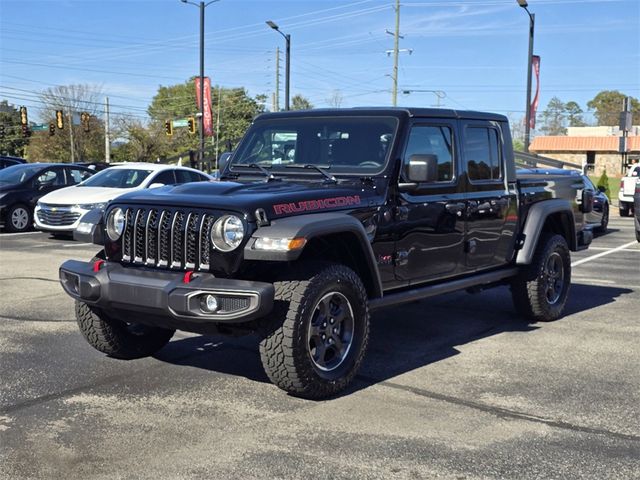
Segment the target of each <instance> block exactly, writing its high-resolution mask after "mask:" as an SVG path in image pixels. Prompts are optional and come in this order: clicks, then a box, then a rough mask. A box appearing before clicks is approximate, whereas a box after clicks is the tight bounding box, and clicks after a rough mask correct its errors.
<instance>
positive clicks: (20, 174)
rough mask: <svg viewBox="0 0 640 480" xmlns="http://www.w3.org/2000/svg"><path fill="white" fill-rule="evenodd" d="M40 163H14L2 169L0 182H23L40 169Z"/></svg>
mask: <svg viewBox="0 0 640 480" xmlns="http://www.w3.org/2000/svg"><path fill="white" fill-rule="evenodd" d="M40 169H42V166H40V165H14V166H11V167H7V168H3V169H2V170H0V183H21V182H24V181H25V180H26V179H28V178H29V177H31V175H33V174H34V173H36V172H37V171H38V170H40Z"/></svg>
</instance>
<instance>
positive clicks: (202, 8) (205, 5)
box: [180, 0, 220, 164]
mask: <svg viewBox="0 0 640 480" xmlns="http://www.w3.org/2000/svg"><path fill="white" fill-rule="evenodd" d="M180 1H181V2H182V3H188V4H190V5H194V6H196V7H198V8H199V9H200V105H199V107H200V150H199V151H200V154H199V157H200V163H201V164H202V163H203V162H204V9H205V8H207V7H208V6H209V5H211V4H212V3H215V2H219V1H220V0H211V1H210V2H207V3H205V2H203V1H201V2H200V3H195V2H191V1H189V0H180Z"/></svg>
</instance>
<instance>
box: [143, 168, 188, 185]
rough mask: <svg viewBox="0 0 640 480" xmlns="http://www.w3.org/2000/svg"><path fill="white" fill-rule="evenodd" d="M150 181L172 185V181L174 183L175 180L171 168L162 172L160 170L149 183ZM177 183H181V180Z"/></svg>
mask: <svg viewBox="0 0 640 480" xmlns="http://www.w3.org/2000/svg"><path fill="white" fill-rule="evenodd" d="M152 183H162V184H163V185H173V184H174V183H176V180H175V178H174V176H173V170H165V171H164V172H160V173H159V174H158V175H156V176H155V178H154V179H153V180H151V182H150V183H149V185H151V184H152ZM178 183H181V182H180V181H178Z"/></svg>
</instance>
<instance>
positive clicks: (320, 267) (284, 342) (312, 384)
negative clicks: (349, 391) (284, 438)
mask: <svg viewBox="0 0 640 480" xmlns="http://www.w3.org/2000/svg"><path fill="white" fill-rule="evenodd" d="M301 267H302V268H301V269H300V270H299V273H298V274H297V275H295V276H294V277H293V278H292V279H291V280H283V281H279V282H275V284H274V286H275V289H276V298H275V306H274V311H273V313H272V314H271V316H270V317H269V318H268V319H267V320H265V322H264V326H263V329H262V338H261V341H260V356H261V358H262V364H263V366H264V369H265V372H266V373H267V375H268V376H269V378H270V379H271V381H272V382H273V383H274V384H275V385H277V386H278V387H280V388H282V389H283V390H285V391H287V392H289V393H291V394H293V395H296V396H300V397H304V398H313V399H320V398H325V397H328V396H331V395H334V394H336V393H337V392H339V391H340V390H342V389H344V388H345V387H346V386H347V385H349V383H350V382H351V381H352V380H353V377H354V376H355V375H356V373H357V371H358V369H359V368H360V364H361V363H362V360H363V358H364V354H365V351H366V347H367V343H368V339H369V310H368V305H367V294H366V291H365V289H364V286H363V284H362V281H361V280H360V278H359V277H358V275H357V274H356V273H355V272H354V271H353V270H351V269H349V268H347V267H345V266H343V265H337V264H330V263H310V264H303V265H302V266H301Z"/></svg>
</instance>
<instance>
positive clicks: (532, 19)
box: [516, 0, 536, 152]
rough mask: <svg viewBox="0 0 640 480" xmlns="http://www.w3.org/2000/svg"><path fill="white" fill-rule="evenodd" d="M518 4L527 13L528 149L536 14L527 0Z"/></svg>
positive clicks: (527, 147)
mask: <svg viewBox="0 0 640 480" xmlns="http://www.w3.org/2000/svg"><path fill="white" fill-rule="evenodd" d="M516 1H517V2H518V5H520V6H521V7H522V8H524V11H525V12H527V15H529V57H528V66H527V107H526V109H525V112H526V113H525V122H524V151H525V152H528V151H529V142H530V140H531V69H532V66H533V65H532V64H533V30H534V28H535V24H536V16H535V14H533V13H531V12H530V11H529V9H528V8H527V7H528V6H529V4H528V3H527V0H516Z"/></svg>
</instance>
